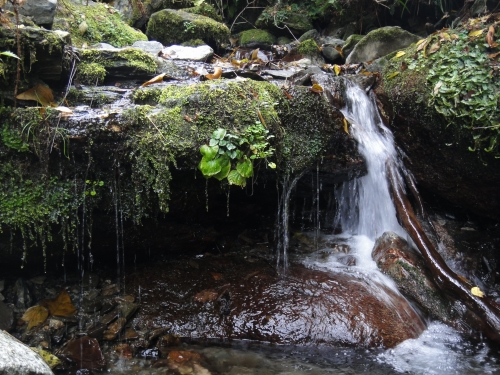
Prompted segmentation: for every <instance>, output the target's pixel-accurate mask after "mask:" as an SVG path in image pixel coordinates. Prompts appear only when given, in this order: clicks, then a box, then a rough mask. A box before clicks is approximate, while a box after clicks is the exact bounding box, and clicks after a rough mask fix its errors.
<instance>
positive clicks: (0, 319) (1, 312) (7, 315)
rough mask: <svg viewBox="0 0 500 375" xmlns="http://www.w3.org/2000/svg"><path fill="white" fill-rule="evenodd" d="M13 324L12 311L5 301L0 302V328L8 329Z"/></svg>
mask: <svg viewBox="0 0 500 375" xmlns="http://www.w3.org/2000/svg"><path fill="white" fill-rule="evenodd" d="M13 324H14V311H13V310H12V309H11V308H10V307H9V306H7V305H6V304H5V303H3V302H0V330H5V331H10V329H11V328H12V325H13Z"/></svg>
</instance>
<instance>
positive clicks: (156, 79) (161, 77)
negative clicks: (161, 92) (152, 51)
mask: <svg viewBox="0 0 500 375" xmlns="http://www.w3.org/2000/svg"><path fill="white" fill-rule="evenodd" d="M166 74H167V73H162V74H159V75H157V76H156V77H154V78H151V79H150V80H149V81H147V82H144V83H143V84H142V85H141V87H146V86H149V85H152V84H154V83H160V82H163V77H165V75H166Z"/></svg>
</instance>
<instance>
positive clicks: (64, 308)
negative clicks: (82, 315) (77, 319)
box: [40, 290, 76, 316]
mask: <svg viewBox="0 0 500 375" xmlns="http://www.w3.org/2000/svg"><path fill="white" fill-rule="evenodd" d="M40 305H42V306H44V307H46V308H47V309H48V310H49V312H50V314H51V315H56V316H71V315H73V314H74V313H75V312H76V308H75V306H74V305H73V303H72V302H71V298H70V296H69V294H68V292H66V291H65V290H63V291H61V293H59V295H58V296H57V297H56V298H51V299H44V300H43V301H42V302H40Z"/></svg>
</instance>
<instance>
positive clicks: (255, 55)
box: [250, 48, 260, 60]
mask: <svg viewBox="0 0 500 375" xmlns="http://www.w3.org/2000/svg"><path fill="white" fill-rule="evenodd" d="M259 50H260V48H257V49H254V50H253V51H252V56H251V58H250V59H251V60H257V59H258V58H259Z"/></svg>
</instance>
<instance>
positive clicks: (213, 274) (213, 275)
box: [210, 272, 223, 280]
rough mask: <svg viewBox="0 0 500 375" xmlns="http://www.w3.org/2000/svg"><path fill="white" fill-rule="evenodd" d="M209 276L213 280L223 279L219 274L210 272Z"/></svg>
mask: <svg viewBox="0 0 500 375" xmlns="http://www.w3.org/2000/svg"><path fill="white" fill-rule="evenodd" d="M210 274H211V275H212V277H213V278H214V280H222V279H223V277H222V274H220V273H217V272H210Z"/></svg>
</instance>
